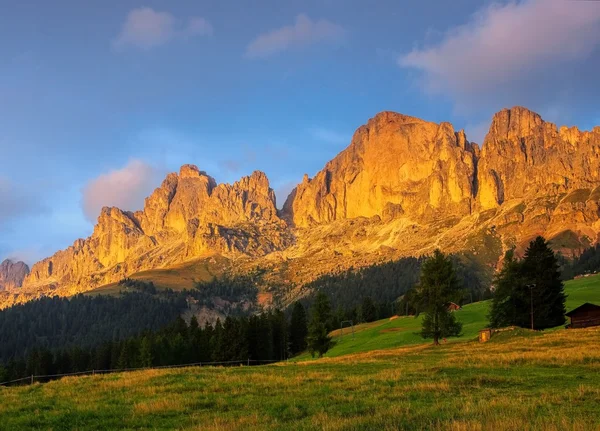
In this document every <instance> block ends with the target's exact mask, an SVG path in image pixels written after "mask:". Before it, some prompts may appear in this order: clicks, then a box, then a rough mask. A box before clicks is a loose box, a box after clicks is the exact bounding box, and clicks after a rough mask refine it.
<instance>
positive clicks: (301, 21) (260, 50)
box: [246, 14, 345, 58]
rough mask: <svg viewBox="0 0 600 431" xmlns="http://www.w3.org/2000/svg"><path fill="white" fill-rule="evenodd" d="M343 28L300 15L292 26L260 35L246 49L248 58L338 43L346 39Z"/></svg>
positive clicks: (322, 20)
mask: <svg viewBox="0 0 600 431" xmlns="http://www.w3.org/2000/svg"><path fill="white" fill-rule="evenodd" d="M344 34H345V31H344V29H343V27H341V26H340V25H338V24H335V23H333V22H331V21H328V20H326V19H318V20H312V19H311V18H310V17H309V16H308V15H305V14H300V15H298V16H297V17H296V21H295V22H294V24H292V25H287V26H284V27H280V28H277V29H275V30H271V31H269V32H267V33H264V34H261V35H259V36H258V37H257V38H256V39H254V40H253V41H252V42H250V44H249V45H248V47H247V48H246V57H248V58H257V57H269V56H271V55H274V54H277V53H280V52H282V51H286V50H288V49H294V48H300V47H305V46H309V45H314V44H319V43H337V42H339V41H341V40H342V39H343V37H344Z"/></svg>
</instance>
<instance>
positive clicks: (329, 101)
mask: <svg viewBox="0 0 600 431" xmlns="http://www.w3.org/2000/svg"><path fill="white" fill-rule="evenodd" d="M0 10H1V11H2V12H1V14H0V261H1V260H3V259H4V258H13V259H22V260H24V261H25V262H27V263H29V264H32V263H34V262H35V261H37V260H39V259H41V258H43V257H46V256H49V255H51V254H53V253H54V252H55V251H56V250H58V249H62V248H65V247H67V246H69V245H71V244H72V243H73V241H74V240H75V239H77V238H84V237H87V236H89V235H90V234H91V233H92V231H93V226H94V223H95V220H96V218H97V216H98V214H99V212H100V209H101V208H102V206H105V205H106V206H118V207H120V208H122V209H125V210H138V209H141V208H142V206H143V199H144V197H145V196H147V195H148V194H150V193H151V192H152V190H153V189H154V188H156V187H158V186H159V185H160V183H161V181H162V179H163V178H164V176H165V175H166V173H168V172H175V171H177V170H178V169H179V167H180V166H181V165H182V164H185V163H192V164H195V165H197V166H198V167H199V168H200V169H202V170H204V171H207V172H208V173H209V174H210V175H211V176H213V177H214V178H215V179H216V180H217V182H229V183H232V182H234V181H236V180H238V179H239V178H240V177H242V176H244V175H249V174H250V173H251V172H252V171H254V170H257V169H258V170H262V171H264V172H265V173H266V174H267V176H268V177H269V179H270V182H271V187H272V188H273V189H274V190H275V191H276V195H277V201H278V206H281V204H283V202H284V201H285V199H286V197H287V194H288V193H289V192H290V190H291V189H292V188H293V187H294V186H295V185H296V184H297V183H299V182H300V181H301V180H302V176H303V174H304V173H308V174H309V176H313V175H314V174H315V173H317V172H318V171H319V170H320V169H321V168H322V167H323V165H324V164H325V163H326V162H327V161H328V160H330V159H331V158H333V157H334V156H335V155H336V154H337V153H339V152H340V151H341V150H343V149H344V148H345V147H346V146H347V145H348V144H349V143H350V140H351V137H352V134H353V132H354V131H355V130H356V129H357V128H358V127H359V126H360V125H362V124H364V123H366V122H367V121H368V119H369V118H371V117H373V116H374V115H375V114H376V113H378V112H380V111H383V110H392V111H397V112H401V113H404V114H408V115H413V116H417V117H420V118H423V119H426V120H430V121H435V122H441V121H450V122H451V123H452V124H453V125H454V127H455V128H456V129H457V130H458V129H462V128H464V129H465V131H466V133H467V137H468V139H469V140H471V141H475V142H479V143H481V142H482V140H483V138H484V136H485V134H486V132H487V128H488V126H489V121H490V119H491V117H492V115H493V113H494V112H496V111H498V110H500V109H502V108H504V107H511V106H515V105H523V106H526V107H528V108H530V109H532V110H534V111H536V112H538V113H540V114H541V115H542V116H543V117H544V119H546V120H549V121H553V122H555V123H557V124H559V125H562V124H566V125H569V126H571V125H576V126H578V127H580V128H581V129H591V128H592V127H593V126H594V125H600V104H599V103H598V100H599V97H600V83H599V80H598V78H597V74H598V70H600V2H596V1H563V0H523V1H497V2H489V1H487V2H486V1H481V0H478V1H474V0H473V1H472V0H455V1H452V2H448V1H445V0H443V1H439V2H436V3H434V2H433V1H431V2H429V1H427V2H413V1H406V2H398V1H395V0H394V1H392V0H378V1H377V2H365V1H362V0H314V1H313V0H253V1H249V0H235V1H233V0H232V1H230V0H215V1H208V0H177V1H172V0H171V1H166V0H165V1H161V0H104V1H98V2H83V1H80V0H53V1H51V2H49V1H45V0H37V1H34V0H21V1H18V2H15V1H9V0H0Z"/></svg>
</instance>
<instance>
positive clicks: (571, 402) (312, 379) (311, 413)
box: [0, 328, 600, 431]
mask: <svg viewBox="0 0 600 431" xmlns="http://www.w3.org/2000/svg"><path fill="white" fill-rule="evenodd" d="M598 363H600V329H599V328H595V329H583V330H569V331H554V332H549V333H545V334H544V335H541V336H538V337H534V338H515V339H511V340H506V341H502V342H497V343H486V344H479V343H476V342H472V343H452V344H446V345H442V346H438V347H433V346H431V345H422V346H412V347H403V348H397V349H390V350H384V351H375V352H369V353H360V354H354V355H348V356H343V357H340V358H334V359H323V360H319V361H313V362H309V363H302V364H297V363H290V364H279V365H273V366H264V367H232V368H206V367H204V368H184V369H175V370H166V369H162V370H148V371H139V372H131V373H123V374H115V375H105V376H101V375H96V376H88V377H67V378H64V379H62V380H59V381H54V382H50V383H47V384H34V385H32V386H24V387H12V388H5V387H0V397H1V398H2V401H3V402H2V403H0V416H2V422H1V423H0V428H1V429H10V430H21V429H23V430H25V429H75V428H76V429H79V430H88V429H89V430H102V429H183V430H198V429H202V430H238V429H240V430H241V429H243V430H261V431H262V430H286V429H295V430H322V429H329V430H359V429H360V430H370V429H410V430H431V429H440V430H442V429H444V430H446V429H456V430H467V429H469V430H471V429H483V430H498V431H503V430H532V429H544V430H550V429H556V430H596V429H598V427H600V410H599V409H598V405H599V404H600V389H599V388H600V373H598V372H597V364H598Z"/></svg>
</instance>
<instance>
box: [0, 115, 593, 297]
mask: <svg viewBox="0 0 600 431" xmlns="http://www.w3.org/2000/svg"><path fill="white" fill-rule="evenodd" d="M536 235H544V236H546V238H548V239H550V240H551V243H552V245H553V247H554V248H555V249H557V250H560V251H562V252H563V253H565V254H570V253H571V254H576V253H579V252H581V251H582V250H583V249H584V248H585V247H587V246H589V245H592V244H595V243H598V242H599V241H600V127H596V128H594V129H593V130H592V131H584V132H582V131H579V130H578V129H577V128H567V127H561V128H557V127H556V126H555V125H554V124H552V123H548V122H545V121H544V120H543V119H542V118H541V117H540V116H539V115H538V114H536V113H534V112H531V111H529V110H527V109H525V108H521V107H515V108H512V109H505V110H502V111H500V112H498V113H497V114H496V115H495V116H494V118H493V120H492V123H491V126H490V129H489V133H488V134H487V136H486V138H485V140H484V142H483V145H482V146H481V149H480V148H479V146H478V145H477V144H474V143H471V142H469V141H468V139H467V137H466V136H465V134H464V132H462V131H456V130H454V128H453V127H452V125H450V124H449V123H441V124H436V123H432V122H428V121H424V120H420V119H418V118H414V117H409V116H406V115H401V114H396V113H393V112H382V113H380V114H377V115H376V116H375V117H374V118H372V119H371V120H369V121H368V122H367V124H366V125H364V126H361V127H360V128H358V130H357V131H356V133H355V134H354V136H353V138H352V142H351V144H350V146H349V147H348V148H347V149H346V150H344V151H342V152H341V153H340V154H339V155H338V156H336V157H335V158H334V159H333V160H331V161H330V162H329V163H327V164H326V165H325V167H324V169H323V170H322V171H320V172H319V173H318V174H317V175H316V176H315V177H314V178H312V179H309V178H308V176H305V177H304V179H303V181H302V182H301V183H300V184H299V185H298V186H297V187H296V189H295V190H294V191H293V192H292V193H291V194H290V196H289V197H288V198H287V200H286V202H285V205H284V208H283V210H282V212H281V214H278V211H277V209H276V205H275V195H274V193H273V190H271V188H270V187H269V181H268V179H267V178H266V176H265V174H263V173H261V172H254V173H253V174H252V175H250V176H248V177H244V178H242V179H241V180H240V181H238V182H236V183H234V184H232V185H229V184H217V183H216V181H215V180H214V179H213V178H211V177H210V176H209V175H207V174H206V173H205V172H202V171H200V170H199V169H198V168H197V167H195V166H192V165H185V166H183V167H182V168H181V170H180V172H179V173H178V174H176V173H172V174H169V175H168V176H167V177H166V178H165V180H164V181H163V183H162V184H161V186H160V187H159V188H157V189H156V190H155V191H154V192H153V193H152V195H151V196H149V197H148V198H147V199H146V202H145V205H144V209H143V210H142V211H138V212H135V213H132V212H127V211H123V210H120V209H118V208H104V209H103V210H102V212H101V214H100V217H99V218H98V224H97V225H96V227H95V228H94V232H93V234H92V235H91V236H90V237H89V238H87V239H85V240H77V241H75V243H74V244H73V245H72V246H71V247H69V248H67V249H66V250H63V251H59V252H57V253H56V254H55V255H54V256H52V257H49V258H47V259H44V260H43V261H41V262H38V263H37V264H35V265H34V266H33V268H32V270H31V273H30V274H29V275H28V276H27V277H26V278H25V280H24V282H23V288H22V289H20V290H19V292H20V293H19V295H21V296H18V297H10V295H9V297H7V298H8V299H2V298H0V306H2V305H4V306H6V305H7V304H10V303H14V302H20V301H23V300H27V298H31V297H35V296H39V295H40V294H47V293H50V292H51V293H52V294H61V295H69V294H73V293H77V292H81V291H85V290H90V289H92V288H94V287H97V286H100V285H103V284H106V283H110V282H114V281H117V280H119V279H120V278H122V277H124V276H129V275H131V274H134V273H136V272H139V271H143V270H148V269H157V268H170V267H173V265H178V264H180V263H182V262H188V261H190V260H193V259H195V258H198V257H202V256H207V255H210V254H220V255H222V256H225V257H231V258H236V259H237V258H238V257H243V258H244V259H241V260H239V262H238V261H236V262H237V263H236V265H235V266H236V267H237V268H238V269H239V270H240V271H243V270H245V269H248V268H251V267H253V266H261V267H264V268H268V269H269V271H268V274H272V275H273V277H275V276H276V277H279V279H278V283H279V282H281V283H284V284H285V283H296V284H298V283H301V282H304V281H307V280H310V279H312V278H314V277H316V276H318V275H320V274H323V273H326V272H331V271H337V270H340V269H344V268H348V267H350V266H354V267H358V266H361V265H368V264H371V263H374V262H377V261H382V260H389V259H394V258H398V257H401V256H407V255H412V256H415V255H421V254H424V253H429V252H431V251H432V250H433V249H434V248H436V247H439V248H442V249H443V250H445V251H449V252H455V251H464V252H468V253H471V254H473V255H474V256H476V257H477V258H478V259H480V260H481V261H482V262H485V263H487V264H490V265H494V264H496V263H498V260H499V259H500V256H501V255H502V254H503V252H504V251H505V250H506V249H508V248H512V247H516V249H517V252H520V251H522V250H523V248H524V247H525V246H526V245H527V243H528V241H529V240H531V239H532V238H533V237H534V236H536ZM244 262H245V263H244ZM186 264H187V263H186ZM17 284H18V283H17ZM1 285H2V272H0V286H1ZM0 289H1V287H0ZM2 294H3V296H6V292H2ZM26 295H29V296H26ZM24 298H25V299H24Z"/></svg>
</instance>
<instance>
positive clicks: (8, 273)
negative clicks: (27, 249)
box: [0, 259, 29, 290]
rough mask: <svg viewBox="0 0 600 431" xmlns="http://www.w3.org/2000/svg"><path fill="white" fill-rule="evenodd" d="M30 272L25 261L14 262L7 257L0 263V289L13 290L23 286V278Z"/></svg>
mask: <svg viewBox="0 0 600 431" xmlns="http://www.w3.org/2000/svg"><path fill="white" fill-rule="evenodd" d="M28 273H29V267H28V266H27V265H26V264H25V263H24V262H13V261H12V260H10V259H6V260H5V261H4V262H2V263H0V290H11V289H16V288H18V287H21V284H22V283H23V279H24V278H25V276H26V275H27V274H28Z"/></svg>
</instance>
